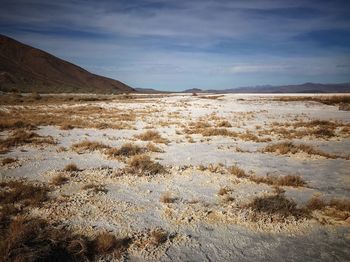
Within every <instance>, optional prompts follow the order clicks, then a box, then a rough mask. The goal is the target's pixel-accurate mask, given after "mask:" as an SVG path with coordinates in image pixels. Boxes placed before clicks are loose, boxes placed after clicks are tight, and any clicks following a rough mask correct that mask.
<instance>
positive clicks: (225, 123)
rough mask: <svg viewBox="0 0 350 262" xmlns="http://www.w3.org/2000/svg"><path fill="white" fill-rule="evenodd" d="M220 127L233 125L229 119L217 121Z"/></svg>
mask: <svg viewBox="0 0 350 262" xmlns="http://www.w3.org/2000/svg"><path fill="white" fill-rule="evenodd" d="M217 126H218V127H232V125H231V123H230V122H229V121H227V120H222V121H220V122H218V123H217Z"/></svg>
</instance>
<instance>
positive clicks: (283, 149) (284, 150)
mask: <svg viewBox="0 0 350 262" xmlns="http://www.w3.org/2000/svg"><path fill="white" fill-rule="evenodd" d="M262 152H268V153H277V154H281V155H286V154H292V155H294V154H297V153H306V154H308V155H316V156H322V157H326V158H332V159H335V158H343V159H350V156H340V155H334V154H330V153H326V152H324V151H322V150H319V149H315V148H314V147H312V146H311V145H306V144H294V143H292V142H280V143H276V144H271V145H267V146H266V147H264V148H263V149H262Z"/></svg>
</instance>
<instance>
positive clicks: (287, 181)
mask: <svg viewBox="0 0 350 262" xmlns="http://www.w3.org/2000/svg"><path fill="white" fill-rule="evenodd" d="M247 178H248V179H249V180H250V181H253V182H255V183H257V184H260V183H263V184H267V185H272V186H292V187H303V186H305V185H306V182H305V181H304V179H303V178H302V177H301V176H298V175H286V176H273V175H268V176H256V175H250V176H248V177H247Z"/></svg>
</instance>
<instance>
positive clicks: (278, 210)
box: [245, 194, 309, 222]
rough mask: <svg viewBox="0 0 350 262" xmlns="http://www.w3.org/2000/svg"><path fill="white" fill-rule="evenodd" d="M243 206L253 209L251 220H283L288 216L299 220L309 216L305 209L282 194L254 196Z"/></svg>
mask: <svg viewBox="0 0 350 262" xmlns="http://www.w3.org/2000/svg"><path fill="white" fill-rule="evenodd" d="M245 207H246V208H250V209H251V210H253V211H254V214H253V215H252V216H251V217H250V219H251V220H253V221H257V220H260V219H263V220H264V219H268V220H269V221H270V222H284V221H286V220H287V219H288V218H289V217H293V219H295V220H299V219H303V218H306V217H308V216H309V214H308V211H307V210H306V209H302V208H298V207H297V204H296V203H295V202H294V201H293V200H291V199H288V198H286V197H285V196H284V194H274V195H266V196H261V197H255V198H254V199H253V200H252V201H251V202H250V203H248V204H246V205H245Z"/></svg>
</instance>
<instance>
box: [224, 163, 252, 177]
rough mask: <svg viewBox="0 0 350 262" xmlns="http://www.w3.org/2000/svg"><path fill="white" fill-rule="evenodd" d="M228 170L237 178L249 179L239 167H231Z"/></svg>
mask: <svg viewBox="0 0 350 262" xmlns="http://www.w3.org/2000/svg"><path fill="white" fill-rule="evenodd" d="M227 170H228V172H229V173H230V174H232V175H234V176H236V177H247V176H248V175H247V174H246V172H245V171H244V170H243V169H242V168H240V167H238V166H230V167H229V168H228V169H227Z"/></svg>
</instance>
